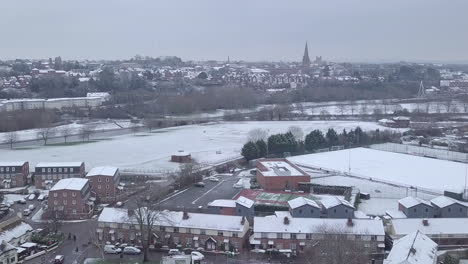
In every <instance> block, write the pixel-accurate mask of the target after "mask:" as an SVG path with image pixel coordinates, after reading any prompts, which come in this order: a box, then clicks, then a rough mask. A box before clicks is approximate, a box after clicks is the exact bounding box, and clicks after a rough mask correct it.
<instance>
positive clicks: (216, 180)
mask: <svg viewBox="0 0 468 264" xmlns="http://www.w3.org/2000/svg"><path fill="white" fill-rule="evenodd" d="M208 179H209V180H210V182H219V179H218V178H217V177H215V176H211V177H210V178H208Z"/></svg>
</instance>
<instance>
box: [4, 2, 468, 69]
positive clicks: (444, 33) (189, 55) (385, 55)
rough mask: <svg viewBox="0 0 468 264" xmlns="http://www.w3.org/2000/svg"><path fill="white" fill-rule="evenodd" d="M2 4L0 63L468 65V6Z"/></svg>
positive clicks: (132, 3) (464, 4) (377, 4)
mask: <svg viewBox="0 0 468 264" xmlns="http://www.w3.org/2000/svg"><path fill="white" fill-rule="evenodd" d="M0 2H1V3H0V11H1V12H0V13H1V15H0V28H1V29H2V30H1V31H0V32H1V37H0V39H1V43H0V59H6V58H9V59H11V58H48V57H54V56H58V55H61V56H62V57H63V58H65V59H84V58H89V59H119V58H129V57H132V56H134V55H135V54H141V55H147V56H154V57H156V56H165V55H176V56H180V57H182V59H184V60H190V59H195V60H206V59H217V60H224V59H226V58H227V56H230V57H231V58H232V59H234V60H250V61H254V60H267V61H273V60H285V61H298V60H301V56H302V52H303V48H304V43H305V41H308V42H309V53H310V55H311V56H315V55H322V56H324V58H326V59H332V60H335V61H379V60H386V61H398V60H409V61H428V60H430V61H454V62H461V61H465V62H467V61H468V33H467V32H468V15H467V14H466V12H467V11H468V1H467V0H440V1H436V0H386V1H384V0H323V1H317V0H283V1H279V0H167V1H160V0H75V1H66V0H40V1H39V0H14V1H8V0H0Z"/></svg>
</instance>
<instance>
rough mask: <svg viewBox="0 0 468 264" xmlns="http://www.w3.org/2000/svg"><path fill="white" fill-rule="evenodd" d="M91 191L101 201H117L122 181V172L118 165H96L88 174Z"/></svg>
mask: <svg viewBox="0 0 468 264" xmlns="http://www.w3.org/2000/svg"><path fill="white" fill-rule="evenodd" d="M86 179H88V180H89V184H90V187H91V192H92V195H93V196H94V197H96V199H97V200H98V201H99V202H106V203H108V202H116V201H117V197H118V194H119V193H120V190H119V183H120V172H119V169H118V168H116V167H95V168H92V169H91V170H90V171H89V172H88V174H87V175H86Z"/></svg>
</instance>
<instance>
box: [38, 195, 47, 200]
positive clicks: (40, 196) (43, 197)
mask: <svg viewBox="0 0 468 264" xmlns="http://www.w3.org/2000/svg"><path fill="white" fill-rule="evenodd" d="M44 199H45V194H40V195H39V197H37V200H38V201H44Z"/></svg>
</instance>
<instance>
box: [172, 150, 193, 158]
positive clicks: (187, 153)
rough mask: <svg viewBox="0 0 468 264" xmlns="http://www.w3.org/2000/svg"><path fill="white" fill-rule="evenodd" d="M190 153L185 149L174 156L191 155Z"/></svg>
mask: <svg viewBox="0 0 468 264" xmlns="http://www.w3.org/2000/svg"><path fill="white" fill-rule="evenodd" d="M189 155H190V153H189V152H187V151H184V150H179V151H177V152H176V153H174V154H172V156H178V157H182V156H189Z"/></svg>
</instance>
